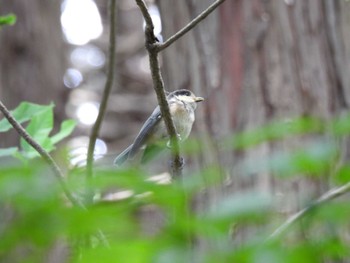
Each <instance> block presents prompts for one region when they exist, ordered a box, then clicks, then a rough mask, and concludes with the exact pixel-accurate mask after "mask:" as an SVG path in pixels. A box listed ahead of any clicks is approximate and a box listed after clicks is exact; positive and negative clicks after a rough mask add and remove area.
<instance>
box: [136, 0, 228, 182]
mask: <svg viewBox="0 0 350 263" xmlns="http://www.w3.org/2000/svg"><path fill="white" fill-rule="evenodd" d="M135 1H136V3H137V5H138V6H139V8H140V11H141V13H142V15H143V17H144V19H145V22H146V28H145V38H146V44H145V46H146V49H147V51H148V55H149V63H150V69H151V75H152V79H153V87H154V90H155V92H156V95H157V100H158V104H159V108H160V112H161V114H162V117H163V119H164V123H165V126H166V128H167V131H168V134H169V137H170V145H171V150H172V159H173V166H172V171H171V172H172V175H173V176H179V175H181V170H182V167H183V162H182V158H181V157H180V147H179V142H178V138H177V132H176V128H175V125H174V123H173V120H172V118H171V115H170V111H169V105H168V102H167V100H166V96H165V91H164V82H163V79H162V75H161V71H160V67H159V60H158V53H159V52H160V51H162V50H164V49H165V48H167V47H168V46H170V45H171V44H172V43H174V42H175V41H176V40H178V39H179V38H180V37H182V36H183V35H184V34H186V33H187V32H188V31H190V30H191V29H192V28H193V27H195V26H196V25H197V24H198V23H199V22H200V21H202V20H203V19H204V18H205V17H207V16H208V15H209V14H210V13H211V12H212V11H214V10H215V8H216V7H217V6H219V5H220V4H221V3H223V2H224V1H225V0H218V1H216V2H215V3H214V4H212V5H211V6H210V7H209V8H208V9H206V10H205V11H204V12H203V13H201V14H200V15H199V16H197V17H196V18H195V19H193V20H192V21H191V22H190V23H188V24H187V26H185V27H184V28H183V29H181V30H180V31H179V32H177V33H176V34H174V35H173V36H172V37H170V38H169V39H168V40H167V41H165V42H164V43H163V44H159V43H158V40H157V38H156V36H155V35H154V25H153V22H152V18H151V16H150V14H149V12H148V9H147V6H146V4H145V2H144V0H135Z"/></svg>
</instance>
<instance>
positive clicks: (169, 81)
mask: <svg viewBox="0 0 350 263" xmlns="http://www.w3.org/2000/svg"><path fill="white" fill-rule="evenodd" d="M211 2H212V1H210V0H205V1H204V0H201V1H199V0H189V1H175V0H173V1H158V4H159V6H160V9H161V15H162V22H163V34H164V35H165V39H166V38H167V37H168V36H169V35H171V34H173V33H174V32H176V31H177V30H178V29H180V28H181V27H182V26H184V25H185V24H186V23H187V22H188V21H190V19H191V18H193V17H194V16H195V15H196V14H198V13H199V12H200V11H201V10H203V9H204V7H205V6H208V5H209V4H210V3H211ZM349 20H350V4H349V3H347V2H346V1H333V0H323V1H311V0H310V1H260V0H251V1H243V0H237V1H226V2H225V3H224V4H223V5H222V6H220V7H219V11H218V12H216V13H214V14H212V15H210V16H209V17H208V18H207V19H206V20H205V21H204V22H203V23H201V24H200V25H199V26H198V27H197V28H195V29H194V30H193V31H191V32H190V33H189V34H187V35H186V36H185V37H183V38H182V39H180V40H179V41H178V42H177V43H175V44H174V45H173V46H171V47H170V48H168V49H167V50H165V51H164V52H163V53H164V54H163V70H164V76H165V77H164V78H165V85H166V86H167V87H169V88H171V89H177V88H184V87H186V88H190V89H192V90H193V91H194V92H195V93H196V94H197V93H198V95H200V96H205V97H207V101H206V102H205V103H204V104H203V105H201V107H200V109H199V111H198V118H197V121H196V127H197V131H198V132H199V133H198V134H199V136H200V137H201V138H202V139H203V138H206V140H203V142H209V143H206V144H208V145H207V146H206V147H204V148H205V149H206V150H205V151H203V154H202V156H200V158H199V160H198V162H199V163H200V164H201V165H203V164H204V163H206V164H208V163H209V164H210V163H213V162H215V161H216V162H218V160H219V162H220V164H221V165H223V166H224V167H225V168H224V170H225V174H228V175H229V176H228V177H229V178H227V179H229V180H226V182H229V183H227V184H225V185H223V186H222V187H223V188H224V191H221V192H220V191H219V189H213V190H211V192H209V194H208V195H207V196H206V197H205V201H204V200H203V198H202V199H201V198H199V206H200V204H201V203H203V202H215V200H217V198H218V196H220V195H221V194H222V193H223V192H225V193H235V192H238V191H242V190H244V189H246V188H249V189H257V190H261V191H265V192H269V193H273V194H275V195H276V198H278V199H279V200H280V201H279V203H280V204H281V212H283V213H286V214H289V213H291V212H292V211H295V210H296V209H298V206H299V205H300V203H301V202H303V201H304V200H307V199H310V198H312V197H315V196H316V195H318V194H319V193H320V192H322V191H324V190H325V189H326V188H327V187H328V184H326V183H325V182H324V181H327V179H325V178H321V179H319V180H313V181H312V182H310V180H306V179H303V180H301V179H292V180H289V181H283V182H281V181H279V180H276V179H275V178H274V177H272V175H271V173H255V174H251V175H250V176H244V177H243V176H242V174H241V172H240V171H239V170H238V169H237V167H238V165H239V164H241V163H243V162H245V161H247V160H261V159H264V158H266V157H268V156H271V155H272V154H273V153H275V152H278V151H288V150H292V149H295V148H297V147H299V146H301V145H303V144H305V143H308V142H310V141H313V140H316V139H318V138H315V137H307V138H302V139H300V138H298V139H295V140H285V141H283V142H278V143H265V144H263V145H260V146H259V147H256V148H254V149H251V150H248V151H243V152H242V151H240V152H233V153H232V155H230V154H227V152H223V151H222V150H220V149H219V147H218V144H217V142H218V141H219V140H220V139H223V138H225V137H226V136H232V135H233V134H235V133H237V132H240V131H244V130H248V129H251V128H254V127H258V126H261V125H263V124H264V123H267V122H269V121H271V120H274V119H282V120H283V119H289V118H292V117H296V116H305V115H311V116H317V117H321V118H324V119H325V120H327V119H329V118H331V117H333V116H335V115H338V114H340V113H341V112H342V111H344V110H346V109H347V105H348V103H349V99H350V97H349V96H350V95H349V94H350V89H349V87H350V76H349V74H348V73H347V70H348V68H349V63H350V52H349V46H350V33H349V30H346V28H348V25H349V22H350V21H349ZM202 106H203V107H202ZM208 138H209V139H208ZM344 147H345V146H344ZM208 149H210V150H209V151H208ZM202 167H203V166H202ZM208 200H209V201H208ZM282 207H283V209H282Z"/></svg>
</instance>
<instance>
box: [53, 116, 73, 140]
mask: <svg viewBox="0 0 350 263" xmlns="http://www.w3.org/2000/svg"><path fill="white" fill-rule="evenodd" d="M75 126H76V121H74V120H65V121H63V122H62V123H61V128H60V131H59V132H58V133H56V134H55V135H54V136H52V137H51V142H52V144H56V143H58V142H59V141H61V140H63V139H64V138H66V137H67V136H69V135H70V134H71V133H72V132H73V130H74V128H75Z"/></svg>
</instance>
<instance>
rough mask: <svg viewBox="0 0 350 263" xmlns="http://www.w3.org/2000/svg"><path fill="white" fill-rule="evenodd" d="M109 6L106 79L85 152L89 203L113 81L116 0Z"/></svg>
mask: <svg viewBox="0 0 350 263" xmlns="http://www.w3.org/2000/svg"><path fill="white" fill-rule="evenodd" d="M109 4H110V7H109V10H110V15H109V19H110V31H109V52H108V53H109V55H108V59H109V63H108V73H107V81H106V84H105V87H104V90H103V95H102V99H101V104H100V108H99V112H98V116H97V119H96V122H95V124H94V125H93V127H92V131H91V134H90V140H89V146H88V153H87V160H86V178H87V188H88V189H87V191H88V192H87V196H86V202H88V203H91V202H92V197H93V196H92V194H90V180H91V178H92V175H93V161H94V150H95V144H96V140H97V136H98V134H99V131H100V128H101V124H102V121H103V118H104V115H105V112H106V108H107V103H108V98H109V94H110V92H111V90H112V87H113V83H114V72H115V49H116V43H115V42H116V11H115V9H116V0H110V2H109Z"/></svg>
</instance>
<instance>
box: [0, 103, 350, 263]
mask: <svg viewBox="0 0 350 263" xmlns="http://www.w3.org/2000/svg"><path fill="white" fill-rule="evenodd" d="M52 108H53V106H52V105H48V106H40V105H34V104H29V103H22V104H21V105H20V106H19V107H18V108H17V109H15V110H14V111H13V112H12V114H13V115H14V116H15V117H16V119H17V120H18V121H19V122H21V123H25V122H28V125H27V127H26V128H27V131H28V132H29V133H30V134H31V135H32V136H33V138H35V139H36V140H37V141H38V142H39V143H40V144H41V145H42V146H43V147H44V148H45V149H47V150H49V151H50V150H53V149H54V145H55V144H56V143H57V142H58V141H60V140H61V139H63V138H64V137H66V136H68V135H69V134H70V132H71V131H72V129H73V127H74V124H73V123H72V122H70V121H66V122H64V123H63V124H62V125H61V131H60V132H59V133H58V134H56V135H54V136H51V137H50V132H51V131H52V127H53V119H52ZM349 123H350V118H349V117H348V116H347V117H342V118H339V119H335V120H331V121H328V122H324V121H321V120H316V119H312V118H301V119H296V120H291V121H289V122H288V123H286V122H276V123H272V124H268V125H267V126H265V127H262V128H258V129H255V130H252V131H247V132H243V133H241V134H238V135H235V136H234V137H233V138H230V139H229V140H228V142H229V143H227V141H225V144H226V145H227V144H230V147H228V146H226V147H225V148H224V149H222V150H223V151H232V150H235V151H244V150H248V149H252V148H254V147H257V146H259V145H260V144H262V143H272V142H275V141H281V140H284V139H287V138H291V137H295V138H298V136H311V135H312V136H316V137H317V140H314V142H313V143H312V144H310V145H303V146H302V147H299V148H298V149H290V150H287V151H285V152H281V153H278V154H276V155H275V156H269V157H268V156H266V160H251V161H252V163H251V164H244V167H245V170H244V171H245V173H246V174H247V175H248V174H250V173H252V171H254V173H258V172H270V173H272V174H273V176H275V177H276V179H279V180H289V179H291V178H292V179H293V178H295V177H296V176H297V177H300V178H303V177H304V176H312V178H320V177H322V176H324V175H325V174H327V176H328V177H326V178H327V180H333V181H334V183H335V184H343V183H346V182H349V180H350V169H349V167H348V166H347V165H340V167H339V168H338V169H337V170H335V168H334V167H335V163H336V162H337V161H338V157H339V150H340V147H339V146H341V145H339V143H338V142H339V139H341V138H344V136H346V135H347V134H348V133H349V132H350V125H349ZM10 128H11V127H10V126H9V125H8V124H7V122H6V121H5V120H2V121H0V131H1V132H4V131H7V130H9V129H10ZM322 138H323V139H322ZM189 145H191V143H189ZM192 145H194V148H195V150H193V151H191V150H190V149H189V150H188V153H191V154H197V153H198V150H199V149H200V147H197V146H196V145H197V144H196V143H193V144H192ZM18 153H20V154H21V156H22V157H21V158H22V159H24V160H27V161H25V162H19V163H17V164H14V165H11V164H10V165H7V166H3V167H0V175H1V176H0V237H1V238H0V261H1V262H48V261H49V258H50V257H55V259H56V261H55V262H94V263H97V262H103V263H108V262H128V263H129V262H130V263H133V262H135V263H142V262H150V263H151V262H152V263H154V262H156V263H158V262H159V263H163V262H164V263H172V262H174V263H179V262H254V263H255V262H256V263H263V262H268V263H274V262H276V263H277V262H287V263H300V262H307V263H309V262H340V260H342V259H347V258H349V256H350V255H349V254H350V253H349V251H350V249H349V242H348V240H347V239H346V237H347V235H346V234H345V232H344V231H347V229H348V227H349V219H350V208H349V205H348V201H347V200H344V199H340V200H335V201H332V202H331V203H329V204H326V205H324V206H322V207H320V208H319V209H315V210H313V211H312V213H310V214H309V215H308V216H307V217H306V218H305V219H304V220H303V221H302V222H301V223H300V224H297V225H295V226H293V227H292V228H291V229H290V230H289V231H288V232H287V233H286V234H285V235H284V236H282V237H280V238H277V239H276V240H271V241H268V240H267V238H268V236H269V235H270V234H271V233H272V232H273V230H274V229H276V228H277V227H278V226H279V224H280V223H281V222H282V220H283V217H281V215H279V214H278V212H277V211H276V200H275V196H274V195H272V194H268V193H261V192H259V191H257V190H255V189H246V190H242V191H240V192H237V193H227V194H224V193H223V192H221V190H220V189H222V188H223V178H222V175H221V174H222V171H223V169H225V168H224V167H215V166H213V167H203V170H200V171H197V172H196V173H193V174H187V175H185V176H184V178H181V179H175V180H173V182H172V183H170V184H157V183H155V182H153V181H149V180H147V175H145V174H144V171H142V170H141V169H132V168H130V169H126V168H125V169H115V168H113V167H112V168H111V169H103V170H102V169H97V168H96V169H95V176H94V178H93V179H92V181H91V182H90V184H89V186H90V187H92V189H91V190H92V191H94V192H95V193H96V198H95V203H94V204H92V205H91V206H89V207H87V209H82V208H80V207H72V206H71V205H70V204H69V202H68V201H67V200H65V198H64V196H63V194H62V191H61V189H60V185H59V183H58V182H57V181H56V180H55V178H54V177H53V176H52V175H51V174H50V170H49V169H48V167H47V166H46V165H45V164H44V163H43V162H42V161H41V160H40V158H35V157H37V155H36V154H35V153H34V151H33V150H32V149H31V148H30V147H29V146H28V145H26V144H25V142H21V149H20V150H18V149H17V148H8V149H2V150H1V151H0V158H3V156H6V155H15V156H16V155H17V154H18ZM330 171H334V173H331V172H330ZM331 174H333V175H334V177H332V178H330V177H329V175H331ZM315 176H316V177H315ZM66 179H67V180H66V181H67V184H68V186H69V189H70V190H71V192H72V193H74V195H75V196H76V197H77V198H79V193H81V192H83V191H84V190H85V189H84V186H85V185H86V183H85V171H84V167H74V168H70V169H69V170H68V173H67V178H66ZM286 182H288V181H286ZM111 190H113V191H114V192H118V191H125V190H128V191H130V193H132V194H130V195H129V196H128V197H124V198H120V199H117V198H114V199H113V200H104V199H101V198H98V193H99V194H101V193H105V192H107V191H111ZM209 190H210V191H214V190H215V191H216V192H217V196H219V197H220V198H217V200H216V201H215V202H212V201H211V200H207V199H206V196H207V195H208V191H209ZM195 200H196V201H197V202H198V200H199V202H200V206H198V205H195V204H196V203H195ZM57 247H61V248H62V247H63V248H64V249H63V251H66V253H64V252H61V253H54V251H55V249H57ZM51 262H52V261H51Z"/></svg>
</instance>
